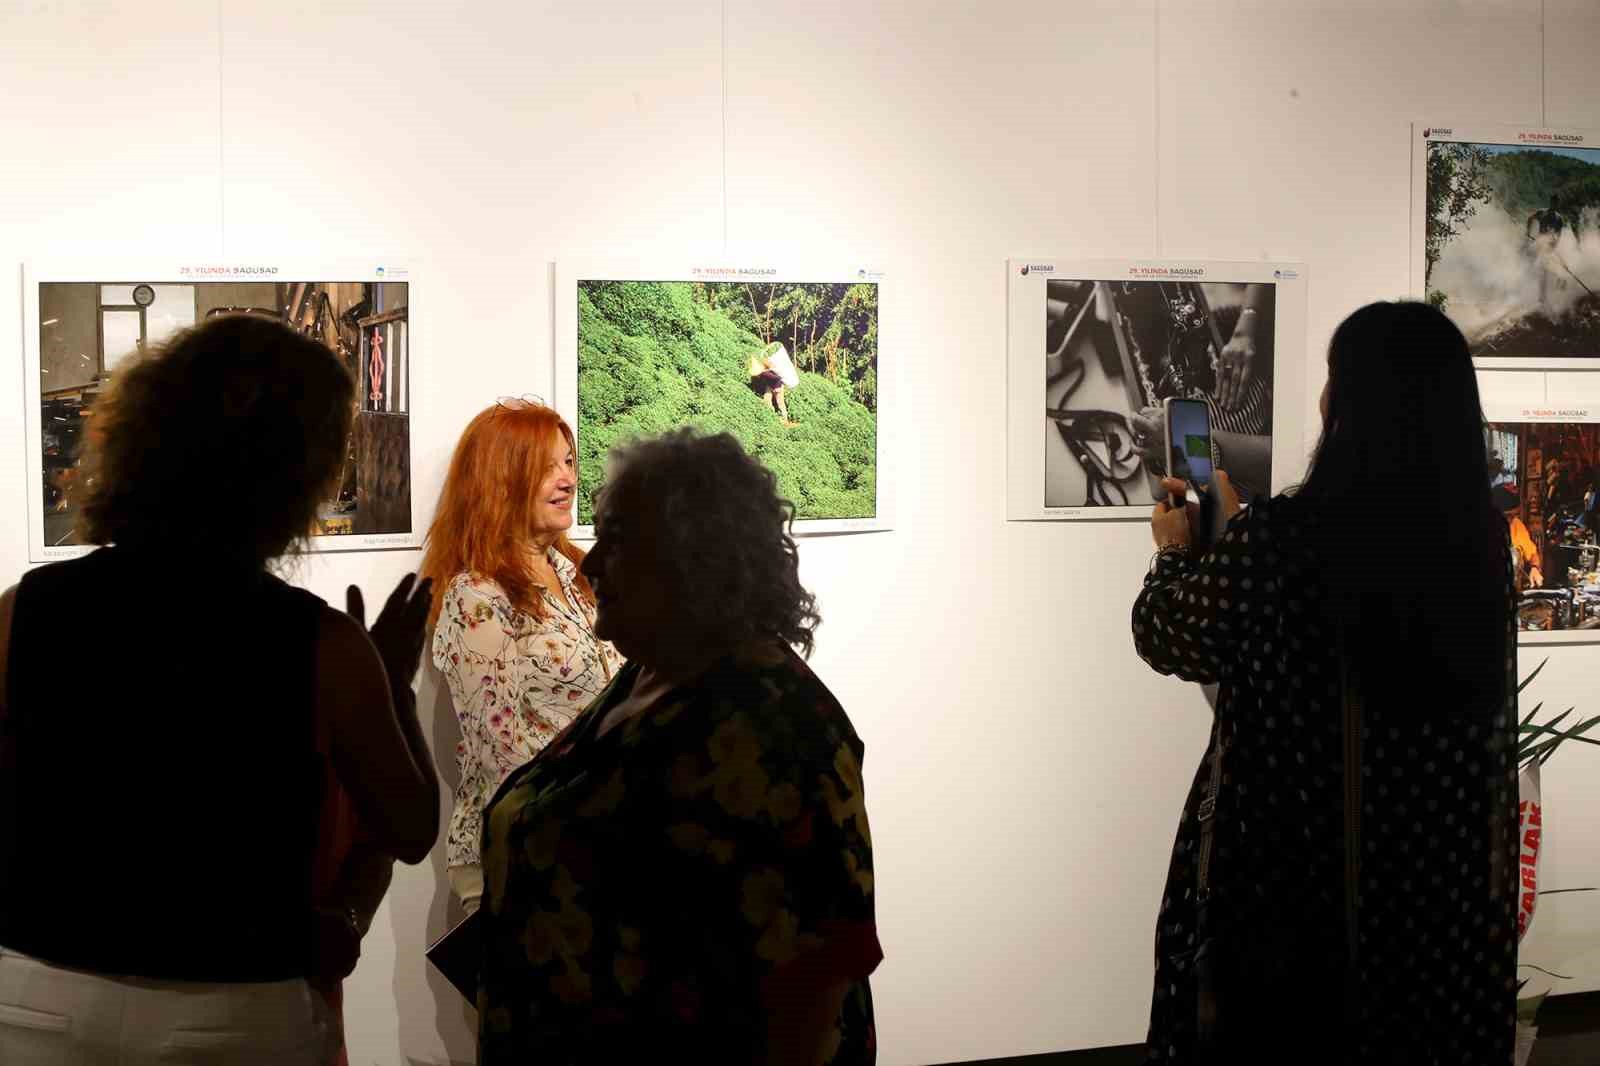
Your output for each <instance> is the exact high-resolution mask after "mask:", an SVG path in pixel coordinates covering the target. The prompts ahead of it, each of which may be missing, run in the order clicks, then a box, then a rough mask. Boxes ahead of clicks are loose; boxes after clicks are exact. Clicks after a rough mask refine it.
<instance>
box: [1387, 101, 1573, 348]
mask: <svg viewBox="0 0 1600 1066" xmlns="http://www.w3.org/2000/svg"><path fill="white" fill-rule="evenodd" d="M1411 182H1412V192H1411V244H1412V249H1411V254H1412V266H1411V284H1412V291H1413V292H1415V293H1416V294H1417V295H1418V297H1419V298H1421V299H1425V300H1427V301H1428V302H1429V303H1431V304H1433V305H1434V306H1435V307H1438V308H1440V309H1441V310H1443V311H1444V313H1445V314H1447V315H1449V316H1450V319H1451V321H1453V322H1455V324H1456V325H1457V326H1459V327H1460V328H1461V332H1462V333H1464V334H1465V335H1466V338H1467V343H1468V345H1469V347H1470V348H1471V350H1472V355H1473V358H1474V360H1475V361H1476V362H1477V364H1478V365H1479V366H1483V367H1513V366H1517V365H1526V364H1527V361H1528V360H1540V361H1542V362H1543V365H1547V366H1578V365H1582V364H1584V363H1590V364H1591V365H1600V132H1597V131H1594V130H1575V129H1547V128H1524V127H1516V126H1477V127H1469V126H1438V125H1420V124H1419V125H1417V126H1415V127H1414V143H1413V153H1412V163H1411Z"/></svg>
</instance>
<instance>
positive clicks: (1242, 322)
mask: <svg viewBox="0 0 1600 1066" xmlns="http://www.w3.org/2000/svg"><path fill="white" fill-rule="evenodd" d="M1254 319H1255V316H1254V315H1244V316H1242V317H1241V318H1240V319H1239V325H1238V326H1236V327H1235V328H1234V331H1233V336H1232V337H1230V338H1229V339H1228V343H1227V346H1226V347H1224V348H1223V349H1222V351H1221V353H1220V354H1219V355H1218V358H1217V405H1218V406H1220V407H1221V408H1222V409H1223V410H1224V411H1233V410H1237V409H1238V407H1239V405H1240V404H1242V403H1244V399H1245V397H1246V396H1248V395H1249V390H1250V383H1251V382H1252V381H1254V380H1255V377H1256V339H1255V335H1254V334H1253V333H1252V332H1251V330H1250V327H1249V325H1248V323H1250V322H1252V321H1254Z"/></svg>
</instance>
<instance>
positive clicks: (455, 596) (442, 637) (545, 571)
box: [422, 400, 622, 912]
mask: <svg viewBox="0 0 1600 1066" xmlns="http://www.w3.org/2000/svg"><path fill="white" fill-rule="evenodd" d="M577 490H578V464H577V455H576V453H575V451H574V442H573V436H572V429H571V427H569V426H568V425H567V423H566V422H565V421H563V420H562V418H561V416H560V415H559V414H557V413H556V412H555V411H553V410H551V409H550V408H549V407H546V406H544V405H543V404H541V403H536V402H529V401H525V400H502V401H500V402H498V403H496V404H495V405H494V406H493V407H489V408H487V409H486V410H484V411H482V412H480V413H479V414H478V416H477V417H476V418H474V419H473V420H472V421H471V422H470V423H469V424H468V425H467V428H466V430H465V432H463V433H462V434H461V440H460V441H459V442H457V444H456V450H455V455H454V456H453V457H452V458H451V460H450V472H449V474H448V475H446V478H445V483H444V489H443V491H442V492H441V493H440V497H439V507H438V510H437V511H436V512H435V516H434V520H433V527H432V528H431V529H430V530H429V531H428V542H427V550H426V553H425V554H424V557H423V560H422V574H423V575H424V576H428V577H431V578H432V579H433V587H434V589H435V592H434V604H433V619H434V626H435V628H434V634H433V663H434V665H435V666H436V667H438V668H439V671H440V672H441V673H442V674H443V675H444V678H445V681H446V683H447V684H448V685H449V686H450V698H451V700H452V701H453V703H454V704H455V710H456V718H457V720H458V721H459V722H460V723H461V743H460V744H459V745H457V747H456V757H457V761H458V763H459V765H460V769H461V783H460V784H459V785H457V786H456V792H455V810H454V813H453V814H452V815H451V817H450V830H449V834H448V838H447V846H446V851H445V864H446V866H447V867H448V869H449V874H450V887H451V889H452V890H453V891H454V892H455V894H456V896H457V898H459V899H460V900H461V902H462V904H463V905H464V906H465V907H466V908H467V910H468V911H469V912H471V911H473V910H476V909H477V905H478V898H479V896H481V895H482V893H483V868H482V866H481V865H480V864H479V860H478V842H479V838H480V836H481V834H482V827H483V808H484V806H485V805H486V804H487V803H488V802H489V801H490V800H491V799H492V798H493V797H494V794H495V792H496V790H498V789H499V787H500V783H501V782H502V781H504V780H505V779H506V777H507V776H508V775H509V774H510V773H511V772H512V771H513V770H515V769H516V768H517V767H519V766H521V765H522V764H523V763H525V762H527V761H528V760H529V759H531V758H533V756H534V755H536V754H537V753H538V752H539V751H540V749H542V748H543V747H544V746H545V744H546V743H548V742H549V740H550V738H552V737H554V736H555V735H556V734H557V733H559V732H560V731H561V730H562V729H563V728H565V727H566V725H567V723H568V722H570V721H572V719H573V718H574V717H575V716H576V715H577V713H578V712H579V711H581V710H583V708H584V707H586V706H587V705H588V704H589V701H590V700H591V699H593V698H594V697H595V696H596V695H598V694H599V693H600V690H601V689H603V688H604V687H605V686H606V684H607V683H608V682H609V681H610V680H611V677H612V675H613V674H615V673H616V671H617V668H618V667H619V666H620V665H621V662H622V660H621V658H620V657H619V656H618V655H617V652H616V650H615V649H614V648H612V647H611V645H610V644H607V643H605V642H603V641H600V640H598V639H597V638H596V637H595V635H594V614H595V605H594V592H593V590H592V589H590V587H589V582H588V580H587V579H586V578H585V577H584V576H583V574H582V573H580V572H579V570H578V564H579V563H581V562H582V561H583V556H584V553H583V551H582V550H581V549H579V548H578V547H577V546H576V545H575V544H573V543H572V542H571V541H570V540H568V539H567V532H566V531H567V530H568V529H570V528H571V527H572V503H573V499H574V498H575V496H576V495H577Z"/></svg>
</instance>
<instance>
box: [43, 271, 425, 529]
mask: <svg viewBox="0 0 1600 1066" xmlns="http://www.w3.org/2000/svg"><path fill="white" fill-rule="evenodd" d="M409 288H410V286H409V284H408V283H406V282H323V281H289V282H285V281H276V280H273V281H217V282H203V281H196V282H189V283H179V282H171V281H138V280H131V281H115V282H113V281H103V282H99V281H96V282H85V281H71V282H59V281H41V282H40V283H39V285H38V308H37V316H38V317H37V319H36V321H37V322H38V323H39V365H38V372H39V405H40V423H39V425H40V443H41V463H42V467H43V470H42V473H43V496H44V498H43V505H44V508H43V521H44V530H43V543H44V544H45V545H47V546H50V547H60V546H67V545H74V544H77V543H79V542H78V540H77V536H78V534H77V531H76V520H77V506H76V500H75V496H74V488H75V487H76V486H77V484H78V479H79V473H80V469H81V468H80V463H79V459H80V455H81V449H82V446H83V441H84V436H85V431H86V428H87V427H88V426H89V425H90V424H91V420H92V418H93V414H94V407H95V403H96V401H97V399H98V398H99V397H100V396H101V395H102V394H103V392H104V390H105V388H106V386H107V385H108V383H109V381H110V380H111V376H112V374H113V373H114V372H115V370H116V368H117V366H118V365H119V364H120V363H122V362H123V361H124V360H126V359H129V358H131V357H136V356H137V355H138V354H139V353H141V352H144V351H146V350H148V349H151V348H153V347H155V346H157V345H160V344H161V343H162V342H163V341H165V340H166V339H167V338H169V337H171V336H172V335H173V334H174V333H176V332H178V331H179V330H182V329H185V328H188V327H190V326H194V325H197V324H199V323H202V322H204V321H205V320H206V319H208V318H210V317H212V316H215V315H224V314H254V315H264V316H267V317H271V318H277V319H281V320H282V321H284V322H286V323H288V324H289V325H290V326H292V327H293V328H294V329H296V330H298V331H300V332H301V333H303V334H306V335H307V336H310V337H314V338H315V339H317V340H318V341H320V342H322V343H323V344H325V345H327V346H328V347H329V348H330V349H331V350H332V351H333V352H335V353H336V354H337V355H338V357H339V359H340V360H341V361H342V362H343V363H344V364H345V366H346V367H347V368H348V369H349V371H350V373H351V376H352V377H353V378H354V379H355V380H356V382H357V392H356V395H357V404H356V410H355V412H354V424H353V430H352V432H351V435H350V448H349V455H348V458H347V460H346V463H345V471H344V476H343V478H342V479H341V482H340V485H339V488H338V490H337V491H336V492H335V493H334V494H333V496H332V497H331V498H330V499H329V500H328V501H327V502H326V504H325V505H324V506H323V507H322V508H321V511H320V513H319V517H318V521H317V528H316V529H314V530H312V531H310V533H311V534H312V535H314V536H318V537H339V536H346V535H362V534H408V533H410V532H411V531H412V530H411V526H412V518H411V418H410V411H411V373H410V370H411V353H410V336H409V322H410V313H409ZM205 492H206V488H205V486H195V511H196V514H195V519H196V521H199V522H203V521H204V512H205Z"/></svg>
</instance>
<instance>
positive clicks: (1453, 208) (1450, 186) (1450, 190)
mask: <svg viewBox="0 0 1600 1066" xmlns="http://www.w3.org/2000/svg"><path fill="white" fill-rule="evenodd" d="M1490 158H1491V157H1490V155H1489V153H1488V152H1487V151H1485V150H1484V149H1483V148H1481V147H1479V146H1478V145H1475V144H1463V143H1456V142H1439V143H1435V144H1430V145H1428V177H1427V190H1426V192H1427V205H1426V211H1427V232H1426V233H1425V234H1424V235H1423V259H1424V267H1423V279H1424V282H1423V283H1424V286H1426V283H1427V278H1428V277H1429V276H1431V275H1432V274H1433V264H1435V263H1437V262H1438V261H1439V255H1440V253H1441V252H1443V251H1444V246H1445V245H1446V244H1449V243H1450V239H1451V238H1452V237H1454V236H1455V235H1456V234H1457V233H1459V232H1460V231H1461V227H1462V226H1463V225H1465V224H1466V222H1467V220H1468V219H1470V218H1471V217H1472V216H1473V215H1475V214H1477V212H1478V205H1479V204H1480V203H1485V202H1487V200H1488V198H1489V191H1490V190H1489V184H1488V179H1487V175H1486V171H1487V169H1488V166H1489V162H1490Z"/></svg>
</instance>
